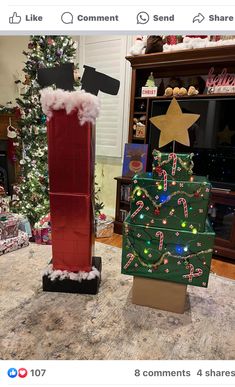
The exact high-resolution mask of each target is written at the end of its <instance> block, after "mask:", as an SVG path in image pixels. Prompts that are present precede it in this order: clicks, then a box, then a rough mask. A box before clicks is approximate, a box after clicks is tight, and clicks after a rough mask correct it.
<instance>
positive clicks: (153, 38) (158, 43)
mask: <svg viewBox="0 0 235 387" xmlns="http://www.w3.org/2000/svg"><path fill="white" fill-rule="evenodd" d="M162 51H163V39H162V37H161V36H159V35H149V36H148V38H147V45H146V49H145V54H153V53H155V52H162Z"/></svg>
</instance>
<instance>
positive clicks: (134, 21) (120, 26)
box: [0, 4, 235, 34]
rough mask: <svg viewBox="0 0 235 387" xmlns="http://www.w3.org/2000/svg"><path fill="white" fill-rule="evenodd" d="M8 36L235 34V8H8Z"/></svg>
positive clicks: (4, 29) (1, 20)
mask: <svg viewBox="0 0 235 387" xmlns="http://www.w3.org/2000/svg"><path fill="white" fill-rule="evenodd" d="M0 31H1V33H2V34H4V33H11V34H16V33H27V32H33V33H42V32H44V31H45V32H46V31H49V32H51V33H53V32H54V33H61V32H63V31H65V32H74V31H76V32H78V33H94V32H110V31H111V32H113V31H116V32H127V33H128V32H129V33H135V32H140V31H142V32H143V33H148V32H151V31H159V33H169V32H181V33H183V32H187V33H197V34H203V33H208V32H214V33H215V32H216V33H221V32H223V33H225V34H226V33H229V34H232V33H233V32H234V31H235V6H225V5H223V6H216V5H214V6H213V7H212V6H203V5H198V6H196V5H193V6H188V7H187V6H181V5H180V6H174V5H171V6H159V5H158V6H149V5H148V6H147V5H146V6H145V5H143V6H139V5H135V6H129V5H127V6H123V5H122V6H121V5H119V6H111V5H110V6H107V5H106V6H102V5H97V6H94V5H93V6H89V5H87V6H81V5H79V6H76V7H75V6H60V5H59V6H56V7H55V6H51V5H48V6H44V5H43V6H38V5H35V6H32V5H24V6H18V5H17V4H16V5H15V6H8V7H5V8H4V9H3V10H2V12H1V15H0Z"/></svg>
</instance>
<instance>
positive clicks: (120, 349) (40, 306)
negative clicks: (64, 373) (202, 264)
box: [0, 243, 235, 360]
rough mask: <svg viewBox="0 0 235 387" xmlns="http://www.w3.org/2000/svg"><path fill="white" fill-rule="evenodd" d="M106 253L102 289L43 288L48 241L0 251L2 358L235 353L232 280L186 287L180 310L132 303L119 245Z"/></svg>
mask: <svg viewBox="0 0 235 387" xmlns="http://www.w3.org/2000/svg"><path fill="white" fill-rule="evenodd" d="M96 255H101V256H102V261H103V271H102V285H101V288H100V292H99V294H98V295H97V296H90V295H74V294H56V293H43V292H42V290H41V273H42V271H43V270H44V268H45V267H46V265H47V262H48V261H49V259H50V257H51V248H50V246H38V245H34V244H32V245H30V246H29V247H27V248H25V249H22V250H19V251H17V252H14V253H9V254H6V255H3V256H1V257H0V313H1V316H0V318H1V319H0V358H1V359H146V360H148V359H235V330H234V321H235V282H234V281H232V280H227V279H224V278H221V277H217V276H214V275H211V277H210V282H209V288H208V289H201V288H198V287H195V288H194V287H192V286H191V287H188V291H189V298H188V309H187V311H186V312H185V313H184V314H183V315H177V314H173V313H170V312H164V311H160V310H155V309H150V308H147V307H142V306H136V305H133V304H132V303H131V286H132V278H131V277H128V276H124V275H121V274H120V257H121V250H120V249H118V248H115V247H111V246H107V245H104V244H101V243H97V244H96Z"/></svg>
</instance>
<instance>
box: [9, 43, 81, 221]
mask: <svg viewBox="0 0 235 387" xmlns="http://www.w3.org/2000/svg"><path fill="white" fill-rule="evenodd" d="M23 53H24V55H25V57H26V61H25V67H24V69H23V71H24V73H25V81H24V82H23V84H24V86H25V88H24V89H25V90H24V94H22V95H21V98H18V99H17V103H18V105H19V107H20V112H21V119H20V122H19V132H18V140H19V152H18V153H19V163H20V167H21V168H20V175H19V179H18V185H17V186H16V189H15V191H16V192H15V197H14V199H15V200H14V201H13V210H14V211H16V212H19V213H21V214H24V215H26V216H27V217H28V219H29V221H30V223H31V224H32V225H34V224H35V222H37V221H38V220H39V219H40V218H41V217H42V216H44V215H46V214H47V213H48V212H49V194H48V164H47V133H46V116H45V115H44V114H43V112H42V109H41V104H40V94H39V92H40V86H39V84H38V82H37V74H38V69H41V68H48V67H55V66H59V65H61V64H64V63H68V62H74V59H75V53H76V43H75V42H74V41H73V40H72V39H71V38H69V37H67V36H31V37H30V41H29V43H28V50H27V51H24V52H23Z"/></svg>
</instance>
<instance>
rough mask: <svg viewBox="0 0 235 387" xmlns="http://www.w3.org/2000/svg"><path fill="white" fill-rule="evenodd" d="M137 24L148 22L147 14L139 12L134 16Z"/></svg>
mask: <svg viewBox="0 0 235 387" xmlns="http://www.w3.org/2000/svg"><path fill="white" fill-rule="evenodd" d="M136 19H137V24H146V23H148V21H149V14H148V13H147V12H144V11H143V12H139V13H138V14H137V16H136Z"/></svg>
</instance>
